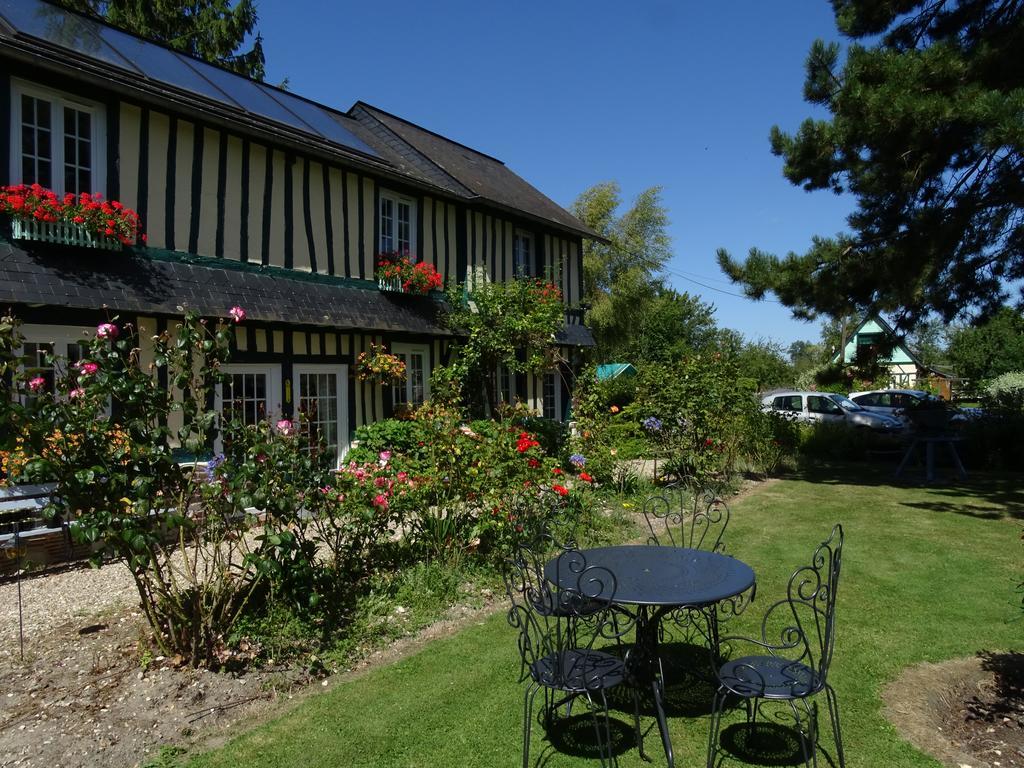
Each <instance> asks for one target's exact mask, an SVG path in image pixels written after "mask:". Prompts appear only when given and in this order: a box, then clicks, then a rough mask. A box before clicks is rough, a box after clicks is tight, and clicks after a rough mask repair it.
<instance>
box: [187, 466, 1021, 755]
mask: <svg viewBox="0 0 1024 768" xmlns="http://www.w3.org/2000/svg"><path fill="white" fill-rule="evenodd" d="M888 474H889V469H888V468H885V467H875V466H872V465H859V466H857V467H854V468H845V469H844V468H838V469H818V470H815V471H813V472H811V473H808V474H807V475H805V476H802V477H794V478H791V479H786V480H782V481H779V482H774V483H772V484H770V485H767V486H765V487H763V488H761V489H759V490H758V491H757V492H755V493H753V494H751V495H749V496H747V497H745V498H743V499H740V500H738V501H737V502H736V503H735V504H734V505H733V516H732V523H731V524H730V527H729V530H728V533H727V543H728V548H729V551H730V552H731V553H732V554H734V555H735V556H737V557H739V558H740V559H742V560H744V561H746V562H747V563H749V564H750V565H751V566H753V567H754V569H755V571H756V573H757V578H758V597H757V601H756V602H755V603H754V605H753V606H752V607H751V609H750V610H749V611H748V612H747V613H746V614H745V615H743V616H741V617H739V618H738V619H736V620H735V621H734V622H733V623H732V624H731V626H730V628H729V632H730V633H731V632H732V631H733V630H739V631H741V632H744V633H750V632H754V631H755V630H756V627H757V621H758V619H759V614H760V611H762V610H763V609H764V608H765V607H766V606H767V605H768V604H769V603H771V602H773V601H774V600H775V599H777V598H778V597H781V596H782V595H783V592H784V589H785V583H786V579H787V578H788V576H789V574H790V573H791V572H792V570H793V569H794V568H795V567H796V566H797V565H799V564H801V563H804V562H805V561H806V560H807V559H808V558H809V557H810V555H811V553H812V551H813V548H814V546H815V545H816V544H817V543H818V542H820V541H821V540H822V539H824V538H825V537H826V536H827V535H828V533H829V531H830V529H831V527H832V524H833V523H835V522H837V521H839V522H842V523H843V525H844V527H845V530H846V545H845V550H844V553H843V574H842V581H841V586H840V592H839V596H838V619H837V637H838V640H837V643H836V655H835V660H834V664H833V668H832V678H831V681H832V683H833V685H834V687H835V689H836V691H837V693H838V696H839V700H840V705H841V707H842V722H843V729H844V737H845V742H846V757H847V765H849V766H850V767H851V768H857V767H858V766H860V767H862V768H868V767H870V768H875V767H877V766H937V765H938V763H936V762H935V761H934V760H932V759H931V758H929V757H927V756H925V755H923V754H921V753H920V752H918V751H917V750H915V749H914V748H913V747H912V746H910V745H909V744H908V743H907V742H905V741H903V740H902V739H900V737H899V736H898V735H897V734H896V732H895V730H894V729H893V727H892V726H890V725H889V723H888V722H887V721H886V720H885V719H884V718H883V716H882V714H881V707H882V704H881V699H880V692H881V689H882V688H884V687H885V685H886V684H887V683H888V682H890V681H891V680H893V679H895V678H896V677H897V676H898V675H899V673H900V671H901V670H902V669H903V668H904V667H906V666H908V665H911V664H915V663H917V662H920V661H941V660H944V659H949V658H954V657H960V656H968V655H972V654H975V653H977V652H978V651H981V650H993V649H1009V648H1015V647H1019V644H1018V642H1017V641H1018V637H1019V635H1020V632H1021V628H1022V626H1021V624H1020V623H1019V618H1018V617H1019V615H1020V614H1021V611H1020V607H1019V595H1018V594H1017V593H1016V591H1015V589H1016V584H1017V581H1018V580H1019V577H1020V575H1021V574H1020V570H1021V569H1020V559H1021V558H1020V554H1021V552H1020V547H1021V543H1020V532H1021V522H1020V518H1022V517H1024V492H1022V491H1019V490H1018V485H1019V481H1018V479H1017V478H1016V477H989V478H986V479H980V480H979V479H974V480H972V481H971V482H970V483H969V484H967V485H963V486H959V487H956V488H940V487H935V488H921V487H900V486H891V485H888V484H887V477H888ZM871 475H875V476H877V477H878V478H879V483H877V484H876V483H873V482H870V481H869V482H862V481H860V478H862V477H865V476H871ZM518 671H519V657H518V653H517V650H516V646H515V637H514V634H513V632H512V630H511V629H510V628H509V627H508V626H507V625H506V623H505V619H504V616H503V615H495V616H493V617H491V618H489V619H486V620H484V621H481V622H480V623H478V624H476V625H474V626H472V627H469V628H468V629H466V630H464V631H462V632H461V633H459V634H457V635H455V636H453V637H449V638H445V639H441V640H437V641H435V642H433V643H431V644H430V645H428V646H427V647H426V648H425V649H423V650H422V651H421V652H420V653H418V654H416V655H415V656H412V657H410V658H407V659H404V660H402V661H400V662H398V663H396V664H393V665H391V666H388V667H384V668H381V669H378V670H375V671H374V672H372V673H369V674H367V675H365V676H363V677H360V678H358V679H354V680H351V681H346V682H341V683H339V684H337V685H335V686H332V687H331V688H330V690H328V691H327V692H325V693H323V694H320V695H315V696H313V697H311V698H309V699H308V700H306V701H304V702H303V703H302V704H300V705H299V706H297V707H295V708H294V709H293V710H292V711H290V712H288V713H287V714H285V715H284V716H282V717H280V718H278V719H276V720H274V721H272V722H269V723H267V724H264V725H261V726H259V727H257V728H255V729H253V730H251V731H249V732H247V733H243V734H241V735H239V736H237V737H236V738H234V739H233V740H231V741H230V742H229V743H228V744H227V745H226V746H225V747H223V748H222V749H220V750H218V751H215V752H211V753H207V754H205V755H200V756H198V757H197V758H195V759H193V761H192V762H191V763H190V765H192V766H195V767H196V768H199V767H200V766H203V767H210V768H212V767H213V766H246V768H262V767H263V766H268V767H269V766H301V768H319V767H320V766H325V767H326V766H350V767H356V766H366V767H369V766H375V767H380V768H384V767H386V766H403V767H405V766H409V767H410V768H411V767H413V766H423V767H424V768H425V767H427V766H488V767H491V766H515V765H518V764H519V761H520V760H521V756H520V745H521V727H522V726H521V720H520V718H521V715H520V712H521V701H522V696H521V691H522V689H521V688H520V686H518V685H517V684H516V683H515V680H516V678H517V674H518ZM822 706H824V702H822ZM620 717H621V719H622V720H623V721H624V722H628V717H627V716H626V715H624V714H623V715H620ZM737 720H739V716H738V714H737V713H734V714H732V715H731V716H730V717H729V718H728V719H727V721H726V725H728V723H730V722H734V721H737ZM651 722H652V721H651V719H650V718H646V719H645V722H644V725H645V726H649V725H650V724H651ZM824 722H825V718H823V726H824ZM707 728H708V716H707V715H706V714H701V715H699V716H694V717H683V716H675V717H673V718H672V720H671V729H672V737H673V744H674V747H675V750H676V764H677V765H680V766H690V765H695V764H701V765H702V764H703V760H704V759H705V754H706V742H707ZM542 733H543V732H542V730H541V729H539V728H535V729H534V739H533V753H532V754H533V756H535V757H540V756H541V754H542V751H543V749H544V747H545V743H544V742H543V741H542ZM826 734H827V731H826ZM823 739H826V743H827V736H824V737H823ZM646 744H647V750H648V753H649V754H650V755H652V757H654V758H655V762H654V764H655V765H658V764H664V762H663V759H662V758H661V756H660V751H659V744H658V739H657V731H656V730H655V731H653V732H651V733H650V734H649V735H648V737H647V741H646ZM546 756H547V758H548V759H547V761H546V762H544V763H543V764H544V765H545V766H549V767H550V768H557V766H577V765H579V766H582V765H596V764H597V761H596V760H590V759H585V758H581V757H575V756H571V755H568V754H562V753H552V752H550V751H549V752H548V753H547V755H546ZM620 764H621V765H622V766H623V768H632V767H635V766H641V765H647V763H644V762H643V761H642V760H641V759H640V758H639V756H638V754H637V751H636V750H635V749H629V750H628V751H625V752H624V753H623V754H622V755H621V756H620ZM725 764H726V765H742V764H743V763H742V762H738V761H736V760H734V759H729V760H726V762H725ZM826 764H827V763H826Z"/></svg>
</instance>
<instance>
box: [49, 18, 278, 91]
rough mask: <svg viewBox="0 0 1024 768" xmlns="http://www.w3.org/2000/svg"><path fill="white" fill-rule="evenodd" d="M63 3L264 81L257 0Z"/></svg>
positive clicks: (176, 48) (263, 62)
mask: <svg viewBox="0 0 1024 768" xmlns="http://www.w3.org/2000/svg"><path fill="white" fill-rule="evenodd" d="M58 2H60V4H61V5H63V6H64V7H65V8H69V9H71V10H74V11H79V12H80V13H86V14H88V15H90V16H95V17H96V18H100V19H104V20H105V21H108V22H110V23H111V24H114V25H116V26H119V27H122V28H124V29H127V30H129V31H131V32H135V33H136V34H138V35H142V36H143V37H149V38H153V39H154V40H159V41H160V42H162V43H166V44H167V45H169V46H170V47H171V48H174V49H175V50H178V51H182V52H184V53H188V54H191V55H192V56H196V57H198V58H200V59H204V60H205V61H209V62H211V63H214V64H220V65H221V66H224V67H227V68H228V69H230V70H233V71H235V72H238V73H239V74H242V75H247V76H249V77H252V78H254V79H256V80H262V79H263V77H264V74H265V69H264V64H265V61H264V58H263V39H262V37H261V36H260V35H259V34H257V35H256V36H255V38H254V39H253V40H252V44H251V47H249V48H248V50H245V48H246V43H247V40H248V38H249V36H250V35H251V34H252V33H253V30H254V29H255V27H256V21H257V16H256V2H255V0H238V2H237V3H236V4H234V6H232V2H231V0H58Z"/></svg>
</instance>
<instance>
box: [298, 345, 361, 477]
mask: <svg viewBox="0 0 1024 768" xmlns="http://www.w3.org/2000/svg"><path fill="white" fill-rule="evenodd" d="M304 373H312V374H318V373H329V374H330V373H332V374H334V375H335V376H337V379H338V388H337V391H336V392H335V395H336V397H337V398H338V455H337V456H336V457H335V467H338V466H340V465H341V460H342V458H343V457H344V456H345V454H346V453H348V449H349V437H348V435H349V432H348V366H347V365H324V364H322V363H317V364H313V363H308V364H307V363H303V364H301V365H298V364H296V365H295V366H294V367H293V368H292V381H293V382H294V385H293V387H292V390H293V391H294V392H295V398H294V399H295V402H294V405H295V413H296V414H298V412H299V405H300V404H301V403H302V374H304ZM296 418H298V416H297V415H296Z"/></svg>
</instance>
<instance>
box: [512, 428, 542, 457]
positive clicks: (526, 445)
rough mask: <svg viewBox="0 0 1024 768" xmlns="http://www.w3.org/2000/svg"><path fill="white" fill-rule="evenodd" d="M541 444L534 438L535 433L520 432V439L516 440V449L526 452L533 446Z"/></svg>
mask: <svg viewBox="0 0 1024 768" xmlns="http://www.w3.org/2000/svg"><path fill="white" fill-rule="evenodd" d="M538 445H540V443H538V442H537V441H536V440H534V439H533V435H531V434H530V433H529V432H520V433H519V439H518V440H517V441H516V450H517V451H519V452H520V453H526V452H527V451H528V450H530V449H531V448H534V447H536V446H538Z"/></svg>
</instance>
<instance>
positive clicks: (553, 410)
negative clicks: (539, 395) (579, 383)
mask: <svg viewBox="0 0 1024 768" xmlns="http://www.w3.org/2000/svg"><path fill="white" fill-rule="evenodd" d="M557 385H558V382H557V381H556V379H555V374H554V372H553V371H549V372H548V373H545V374H544V392H543V400H544V402H543V413H544V418H545V419H557V418H558V386H557Z"/></svg>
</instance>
